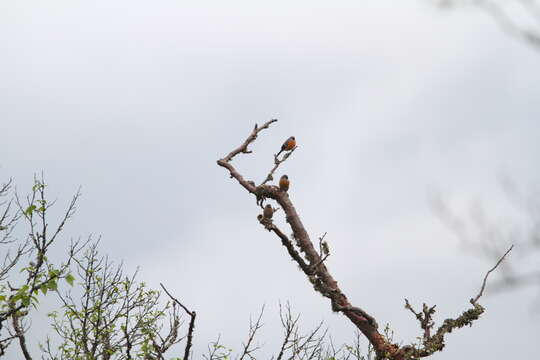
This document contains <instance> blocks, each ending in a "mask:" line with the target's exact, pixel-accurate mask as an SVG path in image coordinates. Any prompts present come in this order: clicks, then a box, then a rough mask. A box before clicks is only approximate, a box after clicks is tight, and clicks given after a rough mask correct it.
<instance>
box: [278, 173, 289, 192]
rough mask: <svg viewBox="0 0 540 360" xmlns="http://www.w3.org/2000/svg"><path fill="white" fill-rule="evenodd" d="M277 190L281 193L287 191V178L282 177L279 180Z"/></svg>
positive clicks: (285, 176)
mask: <svg viewBox="0 0 540 360" xmlns="http://www.w3.org/2000/svg"><path fill="white" fill-rule="evenodd" d="M279 188H280V189H281V191H287V190H289V177H288V176H287V175H282V176H281V178H280V179H279Z"/></svg>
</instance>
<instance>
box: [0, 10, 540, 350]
mask: <svg viewBox="0 0 540 360" xmlns="http://www.w3.org/2000/svg"><path fill="white" fill-rule="evenodd" d="M224 4H225V3H223V2H198V4H197V5H194V4H193V3H188V2H185V1H160V2H147V1H93V2H81V1H56V2H54V3H51V2H38V1H29V2H15V1H12V2H4V3H3V4H2V5H0V51H1V53H2V56H1V57H0V78H1V79H2V81H1V82H0V119H1V120H0V130H1V131H0V134H1V141H2V143H1V152H2V157H1V159H0V175H1V179H0V180H1V181H5V180H6V179H7V178H8V177H13V178H14V179H15V181H16V183H17V184H18V187H19V189H21V190H24V189H28V187H29V184H30V183H31V180H32V176H33V174H34V173H35V172H39V171H44V173H45V176H46V179H47V182H48V183H49V184H50V191H51V194H52V196H53V197H57V198H58V199H59V200H60V201H64V202H67V201H68V199H69V197H70V195H71V194H72V193H74V192H75V191H76V189H77V188H78V186H79V185H82V188H83V197H82V199H81V202H80V204H79V211H78V214H77V216H76V217H75V218H74V219H73V221H72V222H71V224H70V225H69V227H68V228H67V229H66V239H68V237H67V236H78V235H87V234H89V233H93V234H101V235H102V236H103V238H102V244H101V245H102V250H103V251H104V252H105V253H107V254H109V255H110V257H111V258H113V259H117V260H118V261H120V260H123V261H124V262H125V264H126V268H127V269H128V270H129V271H131V270H133V269H135V268H136V267H137V266H140V267H141V272H140V279H141V280H145V281H147V282H148V283H149V284H150V285H151V286H154V287H156V286H158V283H159V282H163V283H165V284H166V285H167V286H168V288H169V289H170V290H171V291H173V292H174V294H175V295H176V296H177V297H178V298H180V299H182V300H183V301H184V302H185V303H186V304H188V305H189V306H191V307H192V308H194V309H196V310H197V311H198V314H199V317H198V319H199V323H198V324H197V329H196V338H195V350H196V354H197V355H200V354H201V352H202V351H203V349H205V347H206V344H207V343H208V342H209V341H210V340H213V339H215V337H217V335H218V334H220V333H221V334H222V339H223V340H224V342H225V343H226V344H227V346H230V347H232V348H233V349H236V350H238V349H239V348H240V344H241V341H242V340H244V338H245V337H246V334H247V327H248V324H249V315H250V313H256V312H257V311H258V309H259V308H260V306H261V305H262V304H266V306H267V311H266V316H265V323H266V326H265V328H264V329H263V331H262V333H261V335H260V341H261V342H264V343H266V347H265V348H264V350H263V351H262V352H261V353H262V354H265V355H266V354H270V353H271V352H273V351H275V350H276V347H277V342H278V341H279V339H278V338H279V335H280V334H281V330H280V328H279V318H278V313H277V303H278V301H279V300H281V301H286V300H289V301H290V302H291V305H292V306H293V309H295V310H296V311H299V312H301V313H302V316H303V319H304V324H305V328H306V330H307V329H308V328H309V327H310V326H311V325H314V324H315V323H317V322H318V321H320V320H324V321H325V322H326V323H327V325H328V326H329V328H330V332H331V333H332V334H333V338H334V340H335V341H336V342H337V343H342V342H344V341H350V340H351V339H352V338H353V327H352V326H351V324H350V323H349V322H348V321H347V320H346V319H345V318H343V317H341V316H339V315H335V314H332V313H331V311H330V306H329V304H328V303H327V301H325V300H324V299H322V297H321V296H319V295H318V294H315V293H314V291H313V290H312V288H311V287H310V284H309V283H308V282H307V281H306V279H305V276H304V275H302V274H301V273H300V271H298V270H297V268H296V266H295V265H294V264H293V263H292V262H291V260H289V258H288V256H287V254H286V252H285V249H284V248H283V247H282V246H281V245H280V242H279V240H278V239H277V238H275V237H273V236H272V235H271V234H269V233H268V232H266V231H264V230H263V229H262V228H261V226H260V225H259V224H258V223H257V221H256V215H257V214H258V210H257V207H256V205H255V201H254V199H252V198H251V197H250V196H248V194H247V192H245V190H243V189H242V188H240V187H239V186H238V185H237V184H236V183H234V182H233V181H232V180H231V179H229V177H228V176H227V174H226V173H225V171H224V170H223V169H222V168H219V167H218V166H217V165H216V163H215V161H216V160H217V159H218V158H220V157H222V156H224V155H225V154H226V153H228V152H229V151H230V150H231V149H232V148H233V147H235V146H237V145H239V144H240V143H241V142H242V141H243V140H244V139H245V137H246V136H247V135H248V133H249V131H250V130H251V129H252V127H253V125H254V123H255V122H258V123H262V122H264V121H266V120H268V119H270V118H278V119H279V120H280V121H279V122H278V123H277V124H276V125H275V126H273V127H272V128H271V129H270V130H269V131H265V133H264V134H263V135H262V136H261V137H260V138H259V139H258V140H257V142H256V143H255V144H254V146H253V150H254V154H251V155H247V156H243V157H242V158H241V159H238V161H235V165H237V166H238V168H239V169H240V170H241V171H242V173H243V174H244V175H246V176H247V177H248V178H251V179H253V180H255V181H261V180H262V179H263V178H264V176H265V174H266V172H267V171H268V170H269V169H270V167H271V166H272V163H271V162H272V154H273V153H275V152H276V151H277V150H278V149H279V146H280V144H281V143H282V142H283V140H284V139H285V138H286V137H288V136H289V135H295V136H296V137H297V140H298V142H299V148H298V150H297V151H296V152H295V153H294V155H293V156H292V157H291V158H290V161H288V162H287V163H286V164H285V165H284V167H283V169H282V171H283V172H285V173H287V174H288V175H289V177H290V178H291V182H292V185H291V189H290V196H291V198H292V200H293V202H294V203H295V205H296V207H297V210H298V211H299V213H300V214H301V217H302V219H303V221H304V224H305V225H306V227H307V229H308V231H309V232H310V234H311V236H312V238H316V237H317V236H319V235H320V234H322V233H324V232H328V235H327V239H328V240H329V242H330V246H331V249H332V256H331V257H330V258H329V260H328V264H329V268H330V269H331V271H332V273H333V274H334V276H335V277H336V278H337V279H338V281H339V282H340V284H341V286H342V289H343V290H344V292H345V293H346V294H347V295H348V296H349V298H350V299H351V301H352V302H353V304H355V305H358V306H361V307H363V308H365V309H367V310H368V311H369V312H371V313H372V314H373V315H374V316H375V317H376V318H377V319H378V320H379V322H380V323H385V322H389V323H390V324H391V326H392V328H393V329H394V330H395V331H396V336H397V338H398V340H402V341H404V342H410V341H415V338H416V336H419V335H420V331H419V329H418V326H417V324H416V320H415V319H413V317H412V316H410V314H409V313H407V312H406V311H405V310H404V308H403V298H404V297H407V298H408V299H409V300H410V301H411V302H412V303H413V304H416V305H421V303H422V302H423V301H425V302H428V303H430V304H437V308H438V310H439V312H438V319H439V320H441V319H444V318H446V317H449V316H456V315H457V314H459V313H461V312H462V311H463V310H464V309H465V307H466V306H467V305H468V299H469V298H471V297H472V296H473V295H475V294H476V292H477V290H478V287H479V285H480V281H481V278H482V276H483V274H484V272H485V271H486V270H487V268H489V267H490V266H491V264H489V263H487V262H484V261H482V260H481V259H478V258H475V257H474V256H471V255H468V254H466V253H464V252H463V251H462V250H461V249H460V247H459V246H458V241H457V239H456V237H455V236H454V234H453V233H452V231H451V230H449V229H448V228H447V227H446V226H445V225H443V224H442V223H441V222H440V221H439V220H438V219H437V217H436V216H435V215H434V213H433V211H432V209H431V208H430V206H429V202H428V197H429V194H430V193H433V192H440V193H442V194H443V195H444V197H445V198H446V199H447V200H448V201H449V203H451V204H452V206H455V208H456V209H459V210H460V211H461V210H464V209H467V207H468V206H469V201H470V200H471V199H479V201H481V202H482V203H484V204H485V205H486V207H487V209H488V210H487V212H488V213H493V215H494V216H502V217H504V218H505V219H506V216H511V215H512V214H511V213H512V211H513V210H512V209H509V208H508V207H506V206H505V205H504V204H505V203H504V196H503V195H502V194H501V191H500V189H499V187H498V183H497V175H498V174H500V173H501V172H503V173H506V174H509V175H510V176H511V177H512V178H514V179H515V180H516V181H517V182H518V183H520V184H524V185H527V186H528V185H530V184H535V183H538V181H539V180H540V172H539V170H538V167H537V166H535V165H536V162H535V160H537V159H538V157H539V155H540V147H539V146H538V139H539V136H540V126H539V125H538V119H539V118H540V107H539V106H538V104H539V103H540V98H539V94H540V70H539V67H538V61H539V60H540V57H539V56H540V53H538V52H534V51H533V50H532V49H531V48H528V47H527V46H525V45H523V44H522V43H520V42H518V41H515V40H514V39H511V38H509V37H507V36H505V35H504V34H502V33H501V31H500V29H499V28H498V27H497V26H496V25H495V24H493V22H492V21H491V19H489V18H488V17H487V16H484V15H482V14H480V13H478V12H474V11H456V12H452V13H442V12H439V11H438V10H436V9H434V8H433V7H431V6H430V5H429V2H427V1H420V0H418V1H400V2H396V1H381V0H378V1H362V2H360V1H354V2H353V1H342V2H340V4H341V5H336V4H334V3H333V4H332V6H330V5H328V2H322V1H310V2H304V1H298V2H295V3H294V4H291V3H290V2H285V1H273V2H271V3H266V4H265V5H259V4H257V5H256V4H255V3H254V2H247V1H246V2H243V1H227V2H226V6H225V5H224ZM280 174H281V171H280ZM465 215H466V213H465ZM59 246H60V247H61V246H62V245H61V244H59ZM276 280H278V281H276ZM533 295H534V291H532V292H531V291H523V292H519V293H513V294H505V295H497V296H491V297H486V298H485V299H484V300H483V301H482V304H483V305H485V306H486V307H487V312H486V314H485V316H484V317H483V318H482V319H481V320H480V321H478V322H477V323H475V325H474V326H473V327H472V328H467V329H463V330H460V331H458V332H456V333H453V334H451V335H450V336H449V337H448V338H447V347H446V349H445V351H444V352H442V353H440V354H437V355H435V356H434V357H433V358H434V359H441V360H442V359H455V358H464V359H473V358H474V359H508V358H525V357H526V356H527V355H530V354H527V353H526V351H527V349H529V348H530V344H531V343H534V342H535V341H537V339H538V325H535V323H537V320H538V315H537V314H536V313H535V312H534V311H533V308H532V306H531V303H532V299H533ZM42 327H43V325H42V324H41V323H40V322H36V324H35V326H34V331H36V333H39V334H42V333H43V330H44V329H43V328H42ZM265 358H266V356H265Z"/></svg>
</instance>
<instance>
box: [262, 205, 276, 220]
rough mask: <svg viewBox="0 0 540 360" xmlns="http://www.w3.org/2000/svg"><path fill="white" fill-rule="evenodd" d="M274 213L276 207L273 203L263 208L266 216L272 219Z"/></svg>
mask: <svg viewBox="0 0 540 360" xmlns="http://www.w3.org/2000/svg"><path fill="white" fill-rule="evenodd" d="M273 215H274V209H273V208H272V205H270V204H266V206H265V207H264V210H263V216H264V218H265V219H268V220H270V219H271V218H272V216H273Z"/></svg>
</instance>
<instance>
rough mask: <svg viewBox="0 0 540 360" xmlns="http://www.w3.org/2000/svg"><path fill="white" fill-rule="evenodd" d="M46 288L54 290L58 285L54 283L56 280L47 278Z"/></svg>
mask: <svg viewBox="0 0 540 360" xmlns="http://www.w3.org/2000/svg"><path fill="white" fill-rule="evenodd" d="M47 288H48V289H49V290H52V291H56V289H58V285H57V284H56V280H49V282H47Z"/></svg>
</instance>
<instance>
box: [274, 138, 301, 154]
mask: <svg viewBox="0 0 540 360" xmlns="http://www.w3.org/2000/svg"><path fill="white" fill-rule="evenodd" d="M295 146H296V139H295V138H294V136H291V137H290V138H288V139H287V140H285V142H284V143H283V145H281V150H279V152H278V153H277V155H276V156H279V154H281V153H282V152H283V151H291V150H292V149H294V147H295Z"/></svg>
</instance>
